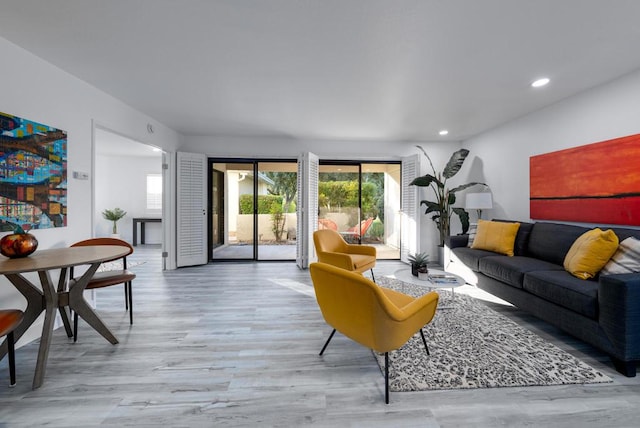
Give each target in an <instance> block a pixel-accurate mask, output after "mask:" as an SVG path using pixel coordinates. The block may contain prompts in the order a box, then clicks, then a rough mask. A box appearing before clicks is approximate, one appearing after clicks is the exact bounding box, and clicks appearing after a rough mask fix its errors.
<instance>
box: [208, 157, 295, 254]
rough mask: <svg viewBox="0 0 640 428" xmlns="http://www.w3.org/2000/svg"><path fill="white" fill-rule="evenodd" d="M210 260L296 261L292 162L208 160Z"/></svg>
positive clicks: (293, 172) (293, 165) (293, 171)
mask: <svg viewBox="0 0 640 428" xmlns="http://www.w3.org/2000/svg"><path fill="white" fill-rule="evenodd" d="M209 183H210V185H209V189H210V197H209V199H210V202H209V203H210V207H209V208H210V209H209V212H210V216H209V217H210V218H209V222H210V225H209V226H210V227H209V230H210V232H209V233H210V237H209V241H210V243H211V245H210V255H209V259H210V260H212V261H224V260H295V258H296V225H297V214H296V205H295V198H296V195H297V161H295V160H274V161H269V160H255V159H250V160H247V159H243V160H238V159H210V160H209Z"/></svg>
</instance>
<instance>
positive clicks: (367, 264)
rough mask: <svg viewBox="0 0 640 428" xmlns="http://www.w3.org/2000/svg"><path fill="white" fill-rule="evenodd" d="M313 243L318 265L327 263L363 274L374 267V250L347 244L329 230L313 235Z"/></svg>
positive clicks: (319, 231)
mask: <svg viewBox="0 0 640 428" xmlns="http://www.w3.org/2000/svg"><path fill="white" fill-rule="evenodd" d="M313 243H314V245H315V248H316V254H317V256H318V261H319V262H320V263H327V264H330V265H333V266H337V267H339V268H342V269H346V270H349V271H353V272H358V273H363V272H365V271H367V270H371V277H372V278H373V280H374V281H375V276H374V275H373V268H374V266H375V265H376V249H375V247H371V246H368V245H356V244H348V243H347V242H346V241H345V240H344V239H343V238H342V236H341V235H340V234H339V233H338V232H336V231H335V230H331V229H324V230H317V231H315V232H314V233H313Z"/></svg>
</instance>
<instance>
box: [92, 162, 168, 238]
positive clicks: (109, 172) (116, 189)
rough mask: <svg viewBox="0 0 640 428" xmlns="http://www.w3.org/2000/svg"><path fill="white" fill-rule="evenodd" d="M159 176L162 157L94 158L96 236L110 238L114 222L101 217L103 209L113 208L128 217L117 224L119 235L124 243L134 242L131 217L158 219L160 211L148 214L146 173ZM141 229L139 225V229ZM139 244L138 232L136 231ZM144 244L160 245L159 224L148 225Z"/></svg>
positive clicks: (160, 232)
mask: <svg viewBox="0 0 640 428" xmlns="http://www.w3.org/2000/svg"><path fill="white" fill-rule="evenodd" d="M161 173H162V157H161V156H154V157H141V156H137V157H124V156H105V155H101V156H98V157H96V165H95V175H96V180H95V192H96V195H95V227H94V234H95V236H96V237H101V236H111V232H112V228H113V223H112V222H110V221H108V220H105V219H104V218H103V217H102V211H104V210H105V209H114V208H116V207H118V208H121V209H123V210H124V211H126V212H127V215H126V216H125V217H124V218H123V219H121V220H120V221H118V233H119V234H120V238H122V239H124V240H125V241H127V242H129V243H132V242H133V220H132V219H133V218H134V217H160V216H161V214H162V213H161V212H157V213H154V214H153V215H151V214H150V213H149V212H148V211H147V209H146V208H147V174H161ZM138 227H140V226H138ZM138 243H140V232H138ZM145 243H146V244H160V243H162V229H161V224H160V223H147V224H146V226H145Z"/></svg>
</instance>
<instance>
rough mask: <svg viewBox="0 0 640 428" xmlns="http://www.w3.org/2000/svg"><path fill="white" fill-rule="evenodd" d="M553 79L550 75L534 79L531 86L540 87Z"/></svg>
mask: <svg viewBox="0 0 640 428" xmlns="http://www.w3.org/2000/svg"><path fill="white" fill-rule="evenodd" d="M550 81H551V80H549V78H548V77H543V78H541V79H538V80H535V81H533V83H531V87H532V88H540V87H542V86H545V85H546V84H547V83H549V82H550Z"/></svg>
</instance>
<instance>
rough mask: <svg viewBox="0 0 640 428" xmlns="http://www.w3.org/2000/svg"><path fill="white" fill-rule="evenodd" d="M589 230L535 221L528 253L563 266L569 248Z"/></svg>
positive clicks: (530, 255)
mask: <svg viewBox="0 0 640 428" xmlns="http://www.w3.org/2000/svg"><path fill="white" fill-rule="evenodd" d="M587 230H588V229H586V228H584V227H579V226H572V225H568V224H558V223H541V222H537V223H534V225H533V229H532V230H531V235H530V236H529V245H528V246H527V253H526V255H527V256H528V257H533V258H536V259H540V260H545V261H548V262H551V263H553V264H556V265H560V266H562V264H563V262H564V258H565V256H566V255H567V252H568V251H569V248H571V246H572V245H573V243H574V242H575V240H576V239H578V237H579V236H580V235H582V234H583V233H584V232H586V231H587Z"/></svg>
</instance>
